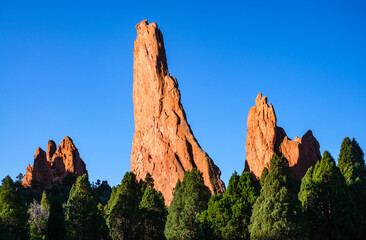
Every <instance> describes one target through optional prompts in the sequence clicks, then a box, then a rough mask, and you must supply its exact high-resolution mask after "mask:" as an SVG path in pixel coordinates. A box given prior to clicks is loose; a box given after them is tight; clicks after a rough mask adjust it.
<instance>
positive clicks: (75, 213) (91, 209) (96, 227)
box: [66, 174, 108, 240]
mask: <svg viewBox="0 0 366 240" xmlns="http://www.w3.org/2000/svg"><path fill="white" fill-rule="evenodd" d="M72 189H73V192H72V194H70V195H69V200H68V204H67V216H66V225H67V238H68V239H75V240H92V239H95V240H101V239H106V238H107V236H108V231H107V227H106V225H105V221H104V219H103V217H102V215H101V212H100V211H99V209H98V207H97V201H96V200H95V198H94V196H93V194H92V189H91V187H90V182H89V180H88V176H87V174H84V175H83V176H81V177H79V178H78V179H77V180H76V183H75V187H73V188H72Z"/></svg>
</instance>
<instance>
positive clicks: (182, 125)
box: [131, 20, 225, 204]
mask: <svg viewBox="0 0 366 240" xmlns="http://www.w3.org/2000/svg"><path fill="white" fill-rule="evenodd" d="M136 29H137V38H136V41H135V49H134V66H133V73H134V83H133V102H134V117H135V135H134V138H133V146H132V152H131V171H132V172H134V173H135V174H136V176H137V178H138V179H141V178H142V179H143V178H145V175H146V173H147V172H149V173H150V174H151V176H152V177H153V178H154V180H155V186H156V188H157V190H159V191H161V192H162V193H163V195H164V198H165V201H166V204H170V202H171V201H172V199H173V191H174V187H175V185H176V183H177V181H178V179H180V180H182V179H183V175H184V172H185V171H187V170H189V169H192V168H197V169H199V170H200V171H201V172H202V174H203V178H204V181H205V184H206V185H207V186H208V187H209V188H210V190H211V191H212V192H213V193H215V194H216V193H220V192H223V191H225V185H224V183H223V182H222V181H221V180H220V175H221V172H220V170H219V168H218V167H217V166H216V165H215V164H214V163H213V161H212V160H211V158H210V157H209V156H208V155H207V153H206V152H204V151H203V150H202V149H201V147H200V145H199V144H198V142H197V141H196V139H195V137H194V136H193V133H192V130H191V128H190V126H189V124H188V123H187V119H186V114H185V112H184V109H183V107H182V104H181V101H180V91H179V90H178V82H177V79H176V78H173V77H172V76H171V75H170V74H169V72H168V66H167V60H166V55H165V48H164V41H163V35H162V34H161V32H160V30H159V29H158V27H157V25H156V23H151V24H148V23H147V21H146V20H145V21H142V22H141V23H139V24H137V26H136Z"/></svg>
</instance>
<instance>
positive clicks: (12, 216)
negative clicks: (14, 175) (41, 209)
mask: <svg viewBox="0 0 366 240" xmlns="http://www.w3.org/2000/svg"><path fill="white" fill-rule="evenodd" d="M0 219H1V224H2V228H3V229H4V231H5V232H7V233H8V234H7V235H9V236H13V237H16V238H25V236H26V234H27V232H28V230H27V219H28V216H27V208H26V206H25V205H24V203H23V201H22V199H21V198H20V197H19V195H18V194H17V192H16V188H15V184H14V182H13V180H12V179H11V178H10V177H9V176H7V177H5V178H4V179H3V182H2V185H1V187H0Z"/></svg>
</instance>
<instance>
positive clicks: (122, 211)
mask: <svg viewBox="0 0 366 240" xmlns="http://www.w3.org/2000/svg"><path fill="white" fill-rule="evenodd" d="M140 201H141V183H139V182H137V180H136V175H135V174H134V173H132V172H127V173H126V174H125V175H124V177H123V179H122V183H121V185H119V186H118V187H117V188H114V189H112V193H111V198H110V199H109V201H108V205H107V207H106V215H107V225H108V228H109V232H110V235H111V237H112V238H113V239H118V240H121V239H137V238H138V236H139V233H140V232H139V231H140V227H141V226H140V215H139V203H140Z"/></svg>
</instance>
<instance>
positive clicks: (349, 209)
mask: <svg viewBox="0 0 366 240" xmlns="http://www.w3.org/2000/svg"><path fill="white" fill-rule="evenodd" d="M299 199H300V201H301V203H302V206H303V209H304V212H305V216H306V218H307V219H308V220H309V222H310V238H311V239H322V240H323V239H324V240H326V239H357V238H358V237H360V233H361V228H362V216H361V215H360V213H359V212H358V210H357V208H356V206H355V203H354V201H353V199H352V195H351V194H350V192H349V190H348V188H347V185H346V181H345V179H344V177H343V175H342V174H341V171H340V170H339V168H338V167H337V166H336V165H335V161H334V159H333V158H332V156H331V155H330V154H329V152H327V151H325V152H324V154H323V157H322V159H321V161H320V162H318V163H317V164H316V165H315V167H314V168H313V167H311V168H310V169H309V170H308V171H307V173H306V174H305V176H304V177H303V179H302V181H301V187H300V192H299Z"/></svg>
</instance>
